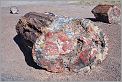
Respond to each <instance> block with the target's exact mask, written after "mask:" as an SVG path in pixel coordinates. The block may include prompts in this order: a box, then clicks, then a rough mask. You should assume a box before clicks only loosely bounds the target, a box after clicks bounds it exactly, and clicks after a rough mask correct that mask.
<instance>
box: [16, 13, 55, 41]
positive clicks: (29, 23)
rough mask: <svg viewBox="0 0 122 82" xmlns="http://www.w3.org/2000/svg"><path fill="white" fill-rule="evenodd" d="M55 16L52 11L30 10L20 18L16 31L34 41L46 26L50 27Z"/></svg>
mask: <svg viewBox="0 0 122 82" xmlns="http://www.w3.org/2000/svg"><path fill="white" fill-rule="evenodd" d="M54 18H55V16H54V15H52V14H50V13H36V12H29V13H27V14H25V15H24V16H22V17H21V18H20V19H19V22H18V23H17V25H16V31H17V33H18V34H21V35H22V36H23V37H24V38H25V39H26V40H29V41H31V42H32V43H34V42H35V41H36V39H37V38H38V37H39V36H40V35H41V34H42V31H43V30H45V27H49V25H50V24H51V23H52V21H53V20H54Z"/></svg>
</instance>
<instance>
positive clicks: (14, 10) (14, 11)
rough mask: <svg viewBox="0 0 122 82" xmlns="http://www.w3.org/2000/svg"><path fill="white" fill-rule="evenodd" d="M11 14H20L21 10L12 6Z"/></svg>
mask: <svg viewBox="0 0 122 82" xmlns="http://www.w3.org/2000/svg"><path fill="white" fill-rule="evenodd" d="M10 13H11V14H18V13H19V10H18V8H17V7H16V6H12V7H10Z"/></svg>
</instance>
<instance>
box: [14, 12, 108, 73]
mask: <svg viewBox="0 0 122 82" xmlns="http://www.w3.org/2000/svg"><path fill="white" fill-rule="evenodd" d="M16 30H17V33H18V34H21V35H22V36H23V37H24V38H25V39H27V40H29V41H31V42H33V43H34V45H33V49H32V57H33V59H34V61H35V62H36V63H37V65H39V66H40V67H42V68H46V69H47V70H48V71H51V72H63V71H64V70H65V68H68V69H69V70H70V71H74V72H78V71H80V70H82V69H83V68H86V67H87V68H89V69H90V68H92V67H93V66H94V65H96V64H98V63H100V62H102V61H103V60H104V59H105V58H106V54H107V41H106V36H105V34H104V33H103V32H102V30H101V29H99V28H98V27H97V26H95V25H94V24H93V22H91V21H90V20H88V19H81V18H71V17H62V16H55V15H54V14H53V13H40V14H39V13H34V12H31V13H27V14H25V16H23V17H22V18H21V19H20V20H19V22H18V23H17V26H16Z"/></svg>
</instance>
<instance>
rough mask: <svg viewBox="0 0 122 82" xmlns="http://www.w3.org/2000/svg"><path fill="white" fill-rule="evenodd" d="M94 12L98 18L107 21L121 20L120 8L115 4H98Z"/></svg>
mask: <svg viewBox="0 0 122 82" xmlns="http://www.w3.org/2000/svg"><path fill="white" fill-rule="evenodd" d="M92 13H93V14H94V16H95V17H96V19H97V20H99V21H103V22H107V23H117V22H119V21H120V9H119V8H118V7H117V6H115V5H106V4H105V5H102V4H99V5H97V6H96V7H95V8H94V9H93V10H92Z"/></svg>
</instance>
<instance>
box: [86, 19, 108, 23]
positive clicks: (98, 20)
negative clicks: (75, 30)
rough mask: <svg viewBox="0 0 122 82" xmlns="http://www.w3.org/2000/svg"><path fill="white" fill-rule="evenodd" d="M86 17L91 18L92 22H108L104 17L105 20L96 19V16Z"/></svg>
mask: <svg viewBox="0 0 122 82" xmlns="http://www.w3.org/2000/svg"><path fill="white" fill-rule="evenodd" d="M86 19H89V20H91V21H93V22H103V23H109V22H108V21H107V19H106V20H105V19H96V18H86Z"/></svg>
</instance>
